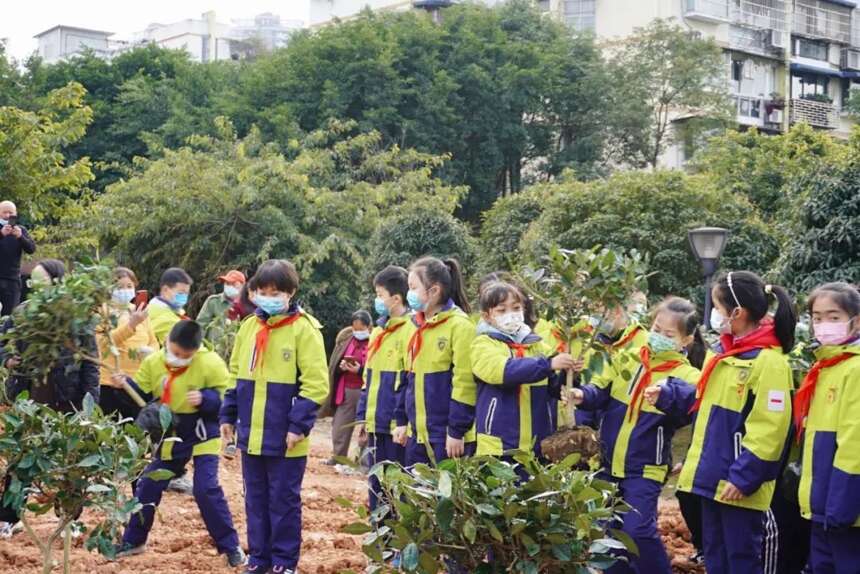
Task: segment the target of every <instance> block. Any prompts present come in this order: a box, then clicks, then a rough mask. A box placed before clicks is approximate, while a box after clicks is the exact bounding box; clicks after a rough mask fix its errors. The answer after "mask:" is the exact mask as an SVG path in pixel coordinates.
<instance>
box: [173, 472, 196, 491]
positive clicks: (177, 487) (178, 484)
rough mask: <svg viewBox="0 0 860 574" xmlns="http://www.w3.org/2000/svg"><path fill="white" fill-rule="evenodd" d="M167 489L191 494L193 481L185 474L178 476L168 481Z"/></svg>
mask: <svg viewBox="0 0 860 574" xmlns="http://www.w3.org/2000/svg"><path fill="white" fill-rule="evenodd" d="M167 490H168V491H170V492H178V493H180V494H193V493H194V483H193V482H191V479H190V478H188V477H187V476H179V477H176V478H174V479H173V480H171V481H170V483H169V484H168V485H167Z"/></svg>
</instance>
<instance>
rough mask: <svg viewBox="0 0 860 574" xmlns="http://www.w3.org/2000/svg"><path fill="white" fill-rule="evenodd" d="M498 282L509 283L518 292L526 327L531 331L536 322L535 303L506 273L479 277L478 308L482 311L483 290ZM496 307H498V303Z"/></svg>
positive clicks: (521, 286)
mask: <svg viewBox="0 0 860 574" xmlns="http://www.w3.org/2000/svg"><path fill="white" fill-rule="evenodd" d="M498 282H502V283H509V284H510V285H513V286H514V287H516V288H517V290H519V292H520V297H521V300H522V302H523V315H524V317H525V322H526V325H528V326H529V327H531V328H532V329H533V328H534V326H535V325H537V322H538V316H537V311H535V302H534V300H533V299H532V298H531V296H529V293H528V290H527V289H526V288H525V287H524V286H523V285H522V284H521V283H520V282H519V281H517V280H516V279H514V278H513V277H512V276H511V274H510V273H508V272H507V271H493V272H492V273H487V274H486V275H484V276H483V277H481V281H480V282H479V283H478V308H479V309H482V310H483V306H482V305H481V295H482V294H483V292H484V288H485V287H488V286H490V285H492V284H493V283H498ZM496 305H498V303H497V304H496Z"/></svg>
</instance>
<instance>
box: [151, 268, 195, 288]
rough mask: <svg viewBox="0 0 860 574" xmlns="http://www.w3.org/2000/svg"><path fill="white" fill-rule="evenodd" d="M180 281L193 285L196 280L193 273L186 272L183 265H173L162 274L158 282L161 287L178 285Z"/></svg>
mask: <svg viewBox="0 0 860 574" xmlns="http://www.w3.org/2000/svg"><path fill="white" fill-rule="evenodd" d="M179 283H185V284H186V285H191V284H192V283H194V280H193V279H192V278H191V275H189V274H188V273H186V272H185V269H182V268H181V267H171V268H170V269H168V270H166V271H165V272H164V273H162V274H161V279H160V280H159V282H158V287H159V289H160V288H161V287H170V288H173V287H176V285H178V284H179Z"/></svg>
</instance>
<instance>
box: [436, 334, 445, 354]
mask: <svg viewBox="0 0 860 574" xmlns="http://www.w3.org/2000/svg"><path fill="white" fill-rule="evenodd" d="M447 344H448V339H447V338H445V337H439V340H438V341H436V347H438V348H439V350H440V351H444V350H445V346H446V345H447Z"/></svg>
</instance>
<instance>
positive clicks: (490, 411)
mask: <svg viewBox="0 0 860 574" xmlns="http://www.w3.org/2000/svg"><path fill="white" fill-rule="evenodd" d="M498 405H499V399H497V398H496V397H493V398H492V399H490V406H489V407H487V417H486V418H485V419H484V429H485V431H484V432H486V433H487V434H493V419H494V418H495V416H496V407H498Z"/></svg>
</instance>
